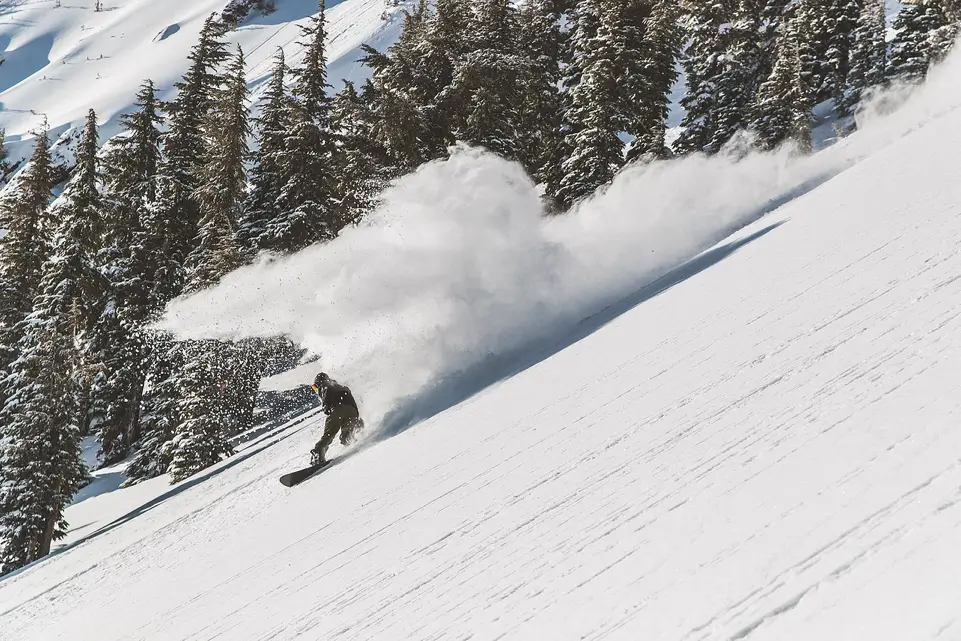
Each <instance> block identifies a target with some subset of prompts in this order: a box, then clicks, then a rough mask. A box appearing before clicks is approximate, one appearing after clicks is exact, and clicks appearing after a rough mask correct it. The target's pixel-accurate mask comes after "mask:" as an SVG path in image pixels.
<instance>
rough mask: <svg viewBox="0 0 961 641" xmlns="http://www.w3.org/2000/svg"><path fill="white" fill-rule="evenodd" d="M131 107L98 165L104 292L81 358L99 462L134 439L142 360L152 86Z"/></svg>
mask: <svg viewBox="0 0 961 641" xmlns="http://www.w3.org/2000/svg"><path fill="white" fill-rule="evenodd" d="M136 107H137V109H136V111H134V112H133V113H130V114H125V115H124V116H121V118H120V127H121V133H120V135H119V136H117V137H115V138H114V139H113V140H112V141H111V143H110V145H109V146H108V148H107V150H106V153H105V154H104V160H103V167H104V170H103V176H104V186H103V211H104V236H103V241H102V244H103V248H102V249H101V251H100V255H99V256H98V261H99V264H100V269H101V272H102V274H103V278H104V280H105V281H106V284H107V285H106V286H107V292H106V296H105V297H104V301H103V305H102V309H101V312H100V317H99V318H98V319H97V321H96V324H95V325H94V326H93V328H92V329H91V330H90V343H89V350H88V353H89V355H90V356H89V360H91V361H93V362H96V363H97V369H98V370H99V371H98V373H97V375H96V376H95V378H94V383H93V389H92V390H91V417H92V420H93V421H94V423H95V424H96V425H97V436H98V440H99V441H100V444H101V455H102V458H103V462H104V463H105V464H112V463H116V462H119V461H120V460H122V459H123V458H124V457H125V456H126V455H127V452H128V451H129V448H130V446H131V445H132V444H133V443H134V442H135V441H136V440H137V439H138V438H139V435H140V423H139V415H140V400H141V397H142V395H143V385H144V380H145V378H146V373H147V368H148V359H149V354H150V350H149V346H150V343H149V341H148V340H147V337H146V335H145V332H144V329H143V326H144V324H145V322H146V319H147V316H148V314H149V307H148V305H149V296H150V279H151V278H152V276H153V274H152V272H151V269H150V266H151V261H148V260H147V256H146V244H147V240H148V239H146V238H145V230H144V227H143V224H142V217H143V216H144V213H145V211H146V207H147V205H148V203H151V202H152V201H153V200H154V197H155V195H156V189H155V182H154V181H155V176H156V173H157V165H158V163H159V160H160V123H161V118H160V116H159V114H158V103H157V99H156V96H155V90H154V86H153V83H152V82H150V81H147V82H145V83H144V84H143V86H142V87H141V89H140V91H139V92H138V94H137V101H136Z"/></svg>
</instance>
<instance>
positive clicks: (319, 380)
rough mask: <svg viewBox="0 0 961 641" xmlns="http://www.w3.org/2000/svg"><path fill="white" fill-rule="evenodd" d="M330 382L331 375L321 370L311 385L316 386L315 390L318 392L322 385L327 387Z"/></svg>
mask: <svg viewBox="0 0 961 641" xmlns="http://www.w3.org/2000/svg"><path fill="white" fill-rule="evenodd" d="M329 383H330V376H327V374H325V373H324V372H321V373H320V374H318V375H317V376H316V377H315V378H314V384H313V385H311V387H312V388H314V391H315V392H316V391H317V390H318V389H320V388H321V387H327V385H328V384H329Z"/></svg>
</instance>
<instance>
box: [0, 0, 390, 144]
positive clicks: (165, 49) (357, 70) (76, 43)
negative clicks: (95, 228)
mask: <svg viewBox="0 0 961 641" xmlns="http://www.w3.org/2000/svg"><path fill="white" fill-rule="evenodd" d="M227 2H228V0H189V1H187V2H185V1H183V0H105V2H104V11H102V12H95V11H94V10H93V5H94V2H93V0H89V1H87V0H83V1H82V2H81V1H79V0H73V1H71V0H63V2H62V6H60V7H55V6H54V5H55V4H56V2H55V0H3V1H2V2H0V59H4V63H3V64H2V65H0V128H5V129H6V131H7V142H8V144H9V147H10V154H11V157H12V158H13V159H18V158H21V157H23V156H25V155H29V153H30V151H31V150H32V144H33V142H32V141H33V137H32V136H31V134H30V132H31V131H32V130H34V129H35V128H37V127H38V126H39V125H40V124H41V123H42V120H43V117H44V116H46V117H47V118H48V120H49V123H50V126H51V128H52V130H53V133H54V138H56V137H57V136H60V135H62V134H64V133H66V132H67V131H69V130H70V129H71V128H74V127H80V126H81V125H82V123H83V119H84V118H85V116H86V113H87V110H88V109H90V108H93V109H95V110H96V111H97V114H98V119H99V121H100V123H101V124H102V129H101V135H102V138H103V139H106V138H108V137H109V136H111V135H113V134H114V133H116V131H117V126H118V120H117V119H118V116H119V115H120V114H122V113H124V112H126V111H128V110H129V109H130V108H131V105H132V104H133V102H134V97H135V94H136V92H137V88H138V87H139V86H140V84H141V83H142V82H143V81H144V80H145V79H147V78H150V79H152V80H153V81H154V83H155V84H156V85H157V87H158V89H159V90H160V93H161V96H162V97H164V98H169V97H171V95H172V94H171V92H172V87H173V83H175V82H176V81H178V80H179V79H180V77H181V76H182V75H183V73H184V71H186V68H187V64H188V61H187V54H188V53H189V51H190V48H191V47H192V46H193V45H194V44H195V43H196V41H197V35H198V34H199V33H200V29H201V27H202V26H203V22H204V20H205V19H206V18H207V16H209V15H210V14H211V13H212V12H215V11H221V10H222V9H223V8H224V6H226V5H227ZM276 4H277V11H275V12H274V13H272V14H270V15H268V16H253V17H251V18H250V19H249V20H247V21H245V22H244V24H243V25H242V26H241V27H240V28H239V29H238V30H237V31H235V32H233V33H231V34H230V37H229V40H230V41H231V42H233V43H236V44H238V45H240V46H241V47H243V50H244V53H245V54H246V56H247V62H248V80H249V84H250V86H251V89H252V91H253V97H254V98H255V99H256V98H257V95H258V92H259V90H260V88H261V87H262V85H263V82H264V80H265V79H266V78H267V77H268V75H269V71H270V65H271V62H272V59H273V57H274V55H275V54H276V52H277V49H278V48H282V49H283V50H284V52H285V54H286V55H287V56H288V62H289V63H290V64H297V63H298V62H299V57H298V56H299V54H300V52H301V48H300V46H299V45H298V41H299V40H300V28H299V26H300V25H303V24H305V23H306V22H307V19H308V18H309V17H310V16H311V15H313V14H314V13H316V11H317V1H316V0H277V3H276ZM406 5H407V3H406V2H399V3H396V6H395V3H394V2H388V1H387V0H330V1H328V2H327V6H328V9H329V10H328V30H329V34H328V46H329V51H328V55H329V57H330V59H331V64H330V82H331V84H332V85H334V87H335V88H339V87H340V86H341V84H342V80H343V79H349V80H355V81H356V80H360V79H362V78H364V77H366V75H365V74H366V73H367V71H366V70H365V68H364V67H363V66H361V65H358V64H356V60H357V59H358V58H359V56H360V54H361V52H360V46H361V45H362V44H364V43H367V44H370V45H371V46H373V47H376V48H378V49H381V50H383V49H386V48H387V47H388V46H389V45H390V44H391V43H393V42H394V40H395V39H396V37H397V36H398V35H399V33H400V29H401V26H402V14H401V13H400V10H401V9H402V8H403V7H404V6H406Z"/></svg>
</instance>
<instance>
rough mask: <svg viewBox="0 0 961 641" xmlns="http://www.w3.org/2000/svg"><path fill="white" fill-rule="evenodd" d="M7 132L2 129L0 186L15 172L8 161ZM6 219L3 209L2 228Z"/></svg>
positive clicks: (0, 210)
mask: <svg viewBox="0 0 961 641" xmlns="http://www.w3.org/2000/svg"><path fill="white" fill-rule="evenodd" d="M6 140H7V130H6V129H3V128H0V185H2V184H3V183H5V182H6V181H7V176H8V175H9V174H10V172H11V171H13V166H12V165H11V163H10V161H9V160H8V159H7V156H8V155H9V152H8V151H7V144H6ZM3 221H4V218H3V212H2V209H0V228H3V227H4V222H3Z"/></svg>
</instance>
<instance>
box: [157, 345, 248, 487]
mask: <svg viewBox="0 0 961 641" xmlns="http://www.w3.org/2000/svg"><path fill="white" fill-rule="evenodd" d="M208 343H212V344H208ZM222 345H223V344H222V343H216V342H215V341H188V342H187V343H185V344H183V345H182V346H181V349H182V350H183V354H184V368H183V370H182V371H181V372H180V374H179V376H178V377H177V381H178V384H179V389H178V397H179V398H180V402H179V407H178V409H179V412H180V422H179V424H178V425H177V428H176V433H175V435H174V437H173V439H172V440H171V441H170V442H169V443H168V444H167V446H166V447H165V448H164V449H165V455H166V456H168V457H169V458H170V468H169V470H168V472H169V475H170V482H171V483H176V482H178V481H182V480H183V479H185V478H187V477H189V476H191V475H193V474H196V473H197V472H199V471H200V470H202V469H204V468H206V467H210V466H211V465H214V464H215V463H217V462H219V461H220V460H221V459H223V458H224V457H225V456H229V455H230V454H232V453H233V450H232V447H231V446H230V443H229V441H228V440H227V438H226V434H225V431H224V424H225V419H226V412H224V411H223V409H224V408H225V406H226V404H225V402H224V400H225V399H224V391H225V389H226V387H225V386H226V382H225V380H224V378H223V377H222V375H223V374H224V362H223V358H222V357H223V350H221V349H220V347H222ZM218 375H220V376H218ZM212 376H213V377H212Z"/></svg>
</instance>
